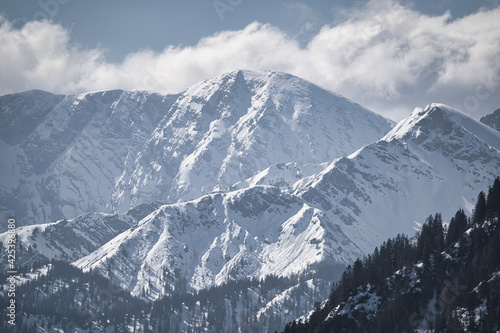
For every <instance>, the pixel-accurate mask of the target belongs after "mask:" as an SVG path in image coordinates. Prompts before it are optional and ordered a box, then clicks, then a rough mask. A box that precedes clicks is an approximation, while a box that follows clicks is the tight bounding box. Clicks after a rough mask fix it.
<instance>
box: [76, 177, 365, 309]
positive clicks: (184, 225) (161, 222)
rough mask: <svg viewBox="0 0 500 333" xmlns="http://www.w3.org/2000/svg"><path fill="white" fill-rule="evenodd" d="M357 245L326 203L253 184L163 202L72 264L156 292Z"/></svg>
mask: <svg viewBox="0 0 500 333" xmlns="http://www.w3.org/2000/svg"><path fill="white" fill-rule="evenodd" d="M359 253H361V252H360V251H359V249H358V248H357V247H356V245H354V244H353V243H352V242H351V241H350V240H349V239H348V238H347V237H346V236H345V235H344V234H343V233H342V231H341V230H340V228H339V227H338V226H337V225H335V224H334V223H332V222H331V221H328V219H326V218H325V216H324V214H323V213H322V212H321V211H318V210H316V209H313V208H311V207H309V206H307V205H305V204H304V203H303V202H301V201H300V200H298V199H297V198H295V197H293V196H291V195H289V194H286V193H284V192H281V191H280V190H279V189H277V188H275V187H262V186H256V187H252V188H248V189H244V190H239V191H234V192H228V193H219V194H211V195H207V196H204V197H202V198H201V199H197V200H194V201H189V202H185V203H178V204H170V205H165V206H162V207H160V208H159V209H158V210H156V211H155V212H153V213H152V214H150V215H148V216H147V217H146V218H144V219H143V220H142V221H141V222H140V223H139V224H138V225H137V226H134V227H133V228H130V229H129V230H127V231H125V232H123V233H122V234H120V235H118V236H117V237H115V238H114V239H113V240H111V241H110V242H108V243H107V244H105V245H104V246H102V247H101V248H100V249H98V250H96V251H95V252H93V253H92V254H90V255H88V256H86V257H84V258H82V259H80V260H78V261H76V262H75V265H76V266H78V267H80V268H82V269H85V270H88V269H93V270H97V271H99V272H101V273H102V274H107V272H109V271H111V272H113V274H112V277H113V281H114V282H115V283H117V284H118V285H119V286H121V287H123V288H125V289H128V290H130V291H131V292H132V294H133V295H142V294H143V291H144V290H146V294H147V298H150V299H156V298H158V297H159V296H161V295H164V294H169V293H170V291H171V290H175V288H176V287H175V286H176V285H177V284H178V282H179V280H184V281H185V284H186V286H187V287H188V289H194V290H200V289H204V288H208V287H211V286H214V285H220V284H221V283H224V282H226V281H230V280H237V279H242V278H246V277H255V278H263V277H265V276H268V275H276V276H289V275H291V274H295V273H302V272H304V271H305V270H306V269H307V267H308V266H309V265H312V264H314V263H318V262H323V261H330V262H339V263H348V262H350V261H351V260H353V259H354V258H355V256H356V255H359ZM165 272H170V273H169V274H167V275H169V278H165ZM172 272H174V274H172Z"/></svg>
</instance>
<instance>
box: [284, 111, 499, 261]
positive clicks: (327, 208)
mask: <svg viewBox="0 0 500 333" xmlns="http://www.w3.org/2000/svg"><path fill="white" fill-rule="evenodd" d="M499 172H500V133H498V132H496V131H494V130H492V129H491V128H489V127H487V126H485V125H483V124H481V123H479V122H477V121H474V120H473V119H471V118H468V117H466V116H465V115H463V114H461V113H460V112H458V111H456V110H454V109H452V108H450V107H447V106H445V105H442V104H432V105H429V106H427V107H426V108H424V109H421V108H417V109H415V111H414V112H413V113H412V114H411V115H410V117H408V118H407V119H405V120H403V121H401V122H400V123H399V124H398V125H397V126H396V127H395V128H394V129H393V130H392V131H391V132H389V133H388V134H387V135H386V136H385V137H383V138H382V139H381V140H379V141H377V142H375V143H372V144H369V145H367V146H365V147H363V148H361V149H360V150H358V151H357V152H355V153H353V154H351V155H349V156H348V157H346V158H342V159H339V160H337V161H334V162H333V163H332V164H331V165H330V166H329V167H327V168H326V169H325V170H324V171H322V172H320V173H319V174H317V175H314V176H311V177H307V178H304V179H303V180H300V181H299V182H297V183H296V184H295V191H294V193H295V194H296V195H297V196H298V197H300V198H301V199H303V200H304V201H305V202H307V203H308V204H309V205H310V206H311V207H314V208H316V209H320V210H321V211H323V212H324V213H325V215H326V216H327V217H328V218H329V219H330V220H332V221H334V222H336V223H338V224H339V225H341V226H342V230H343V232H344V234H346V235H348V237H349V238H350V239H351V240H352V241H353V242H354V243H355V244H356V245H357V246H359V247H360V248H362V249H363V250H365V251H370V249H373V247H374V246H376V245H377V244H380V243H381V242H382V241H383V240H384V239H387V238H388V237H393V236H395V235H396V234H397V233H406V234H410V235H411V234H413V232H414V230H413V229H414V228H415V227H417V224H416V223H415V222H417V223H423V221H424V220H425V218H426V217H427V216H426V214H428V212H429V211H440V212H441V213H442V214H443V217H444V218H445V220H446V219H449V217H450V216H451V214H452V213H453V210H454V209H456V207H458V206H461V207H463V208H464V209H465V210H466V211H468V212H470V211H471V209H472V207H473V205H474V202H475V200H476V195H477V193H478V192H479V191H480V190H481V189H482V187H483V186H484V184H485V183H486V184H487V183H489V182H491V181H492V180H493V179H495V178H496V177H497V176H498V173H499ZM423 208H426V209H423ZM366 253H368V252H366Z"/></svg>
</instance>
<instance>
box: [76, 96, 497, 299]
mask: <svg viewBox="0 0 500 333" xmlns="http://www.w3.org/2000/svg"><path fill="white" fill-rule="evenodd" d="M457 119H458V120H457ZM465 126H466V127H465ZM468 129H470V130H468ZM484 129H485V127H484V126H482V125H481V124H479V123H474V121H473V120H471V119H467V118H465V116H462V115H459V114H457V111H455V110H453V109H451V108H449V107H446V106H444V105H439V104H433V105H430V106H428V107H427V108H425V109H416V110H415V111H414V112H413V113H412V114H411V116H410V117H409V118H407V119H406V120H404V121H402V122H401V123H400V124H399V125H398V126H397V127H396V128H395V129H394V130H392V131H391V132H390V133H388V134H387V135H386V136H385V137H384V138H383V139H381V140H379V141H377V142H375V143H372V144H369V145H367V146H365V147H363V148H361V149H360V150H358V151H357V152H355V153H353V154H351V155H349V156H348V157H345V158H341V159H338V160H335V161H334V162H332V163H331V164H330V165H329V166H328V167H327V168H326V169H325V170H323V171H321V172H319V173H318V174H315V175H312V176H309V177H305V178H303V179H302V180H299V181H298V182H296V183H295V185H294V189H293V191H286V190H279V189H278V188H277V187H270V186H262V185H256V184H257V183H258V181H257V180H258V179H264V178H265V177H260V176H259V175H257V176H255V177H253V178H252V179H253V180H255V182H254V181H252V180H249V181H246V186H248V187H246V186H244V188H243V189H241V190H235V191H229V192H224V191H222V192H220V193H216V194H210V195H207V196H204V197H202V198H200V199H197V200H194V201H189V202H184V203H177V204H170V205H165V206H163V207H161V208H160V209H158V210H157V211H155V212H154V213H152V214H151V215H149V216H147V217H146V218H144V219H143V220H142V221H141V222H140V223H139V224H138V226H137V227H134V228H131V229H129V230H127V231H125V232H124V233H122V234H121V235H119V236H117V237H116V238H115V239H113V240H112V241H111V242H109V243H108V244H106V245H105V246H103V247H102V248H100V249H99V250H97V251H95V252H94V253H92V254H90V255H89V256H86V257H84V258H82V259H81V260H79V261H77V262H76V264H77V265H78V266H79V267H81V268H84V269H90V268H92V269H97V270H99V271H101V272H102V273H103V274H105V273H106V272H107V270H108V269H110V270H111V271H112V272H115V273H113V278H114V279H115V281H116V282H117V283H119V284H121V285H122V286H123V287H124V288H128V289H129V290H131V291H132V292H133V293H134V294H135V295H140V294H142V293H143V291H144V290H147V291H148V293H147V294H148V295H149V296H148V297H151V298H156V297H158V295H161V294H162V293H167V292H168V290H169V288H174V286H175V284H176V281H178V279H179V277H183V278H185V279H186V284H187V285H188V286H190V287H192V288H194V289H201V288H205V287H208V286H211V285H213V284H220V283H222V282H224V281H227V280H231V279H238V278H243V277H264V276H266V275H268V274H276V275H278V276H281V275H283V276H286V275H289V274H291V273H297V272H300V271H302V270H304V269H306V267H307V265H310V264H313V263H316V262H321V261H337V262H340V263H349V262H352V260H353V259H354V258H356V257H358V256H361V255H364V254H367V253H370V252H371V251H372V250H373V248H374V247H375V246H377V245H379V244H380V243H381V242H382V240H384V239H386V238H387V237H393V236H395V235H396V234H397V233H406V234H413V233H414V230H413V228H415V227H417V225H416V224H415V222H423V221H424V220H425V218H426V217H427V216H428V215H427V214H429V212H432V211H435V212H438V211H439V212H442V214H443V217H444V219H445V220H447V219H449V217H450V216H451V214H452V213H454V210H455V209H456V207H459V206H462V207H464V208H465V209H467V210H470V209H471V207H472V205H473V204H474V202H475V199H476V195H477V193H478V192H479V191H480V190H482V189H483V188H484V186H485V185H484V184H487V183H489V182H491V181H492V180H493V179H495V178H496V176H497V173H498V171H499V170H500V152H499V151H498V150H497V149H496V148H494V147H493V146H496V145H497V144H498V142H499V141H500V133H499V134H498V135H497V137H495V136H492V135H491V134H492V133H493V132H490V131H488V130H486V131H482V130H484ZM481 138H483V139H484V140H486V141H488V142H489V143H490V144H491V145H490V144H488V143H486V142H485V141H483V140H482V139H481ZM288 167H289V168H288ZM288 167H287V165H278V166H275V168H276V169H277V170H279V169H281V170H283V171H284V174H285V175H287V172H285V171H287V170H288V171H290V170H292V172H290V175H289V176H290V177H288V178H293V176H292V175H293V174H294V173H295V171H293V170H294V168H293V165H288ZM271 169H272V168H271ZM269 173H271V172H270V171H269V169H268V170H267V171H265V172H264V174H269ZM165 272H178V273H177V275H178V277H177V278H175V277H174V278H172V279H171V280H168V279H167V278H165V274H166V273H165ZM167 275H168V274H167ZM131 276H133V277H134V278H133V279H130V277H131Z"/></svg>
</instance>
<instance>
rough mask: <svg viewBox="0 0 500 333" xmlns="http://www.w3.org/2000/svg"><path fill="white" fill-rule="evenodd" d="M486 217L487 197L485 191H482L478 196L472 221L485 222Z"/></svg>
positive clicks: (476, 222) (474, 222) (475, 222)
mask: <svg viewBox="0 0 500 333" xmlns="http://www.w3.org/2000/svg"><path fill="white" fill-rule="evenodd" d="M485 218H486V198H485V195H484V192H483V191H481V192H480V193H479V195H478V196H477V202H476V207H475V208H474V212H473V215H472V223H473V224H479V223H482V222H484V220H485Z"/></svg>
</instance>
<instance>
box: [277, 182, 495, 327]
mask: <svg viewBox="0 0 500 333" xmlns="http://www.w3.org/2000/svg"><path fill="white" fill-rule="evenodd" d="M499 217H500V178H497V179H496V180H495V182H494V184H493V186H491V187H490V188H489V190H488V192H487V194H485V193H484V192H481V193H479V195H478V199H477V203H476V206H475V208H474V211H473V214H472V216H471V217H469V218H468V217H467V216H466V215H465V213H464V211H463V210H461V209H460V210H458V211H457V213H456V214H455V216H454V217H453V218H452V219H451V221H450V223H449V226H448V228H446V227H444V225H443V221H442V218H441V214H439V213H437V214H435V215H434V216H432V215H431V216H429V217H428V218H427V220H426V222H425V224H424V225H423V226H422V229H421V231H420V232H419V233H418V235H417V236H416V237H415V238H412V239H410V238H408V237H407V236H405V235H399V236H397V237H396V238H393V239H389V240H387V241H386V242H384V243H383V244H382V245H381V246H380V248H376V249H375V251H374V252H373V254H371V255H368V256H366V257H365V258H363V259H358V260H356V262H355V263H354V264H353V265H352V266H348V268H347V269H346V271H345V272H344V273H343V276H342V278H341V280H340V281H339V282H338V283H335V284H334V285H333V288H332V293H331V294H330V297H329V299H328V300H327V302H326V303H325V304H324V306H318V307H317V308H316V310H315V311H314V312H313V313H312V314H311V315H310V317H309V318H308V319H307V320H305V321H303V320H301V319H299V320H296V321H294V322H292V323H289V324H287V326H286V329H285V331H284V332H285V333H296V332H413V331H429V330H430V331H432V332H494V331H497V330H499V329H500V226H499Z"/></svg>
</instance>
